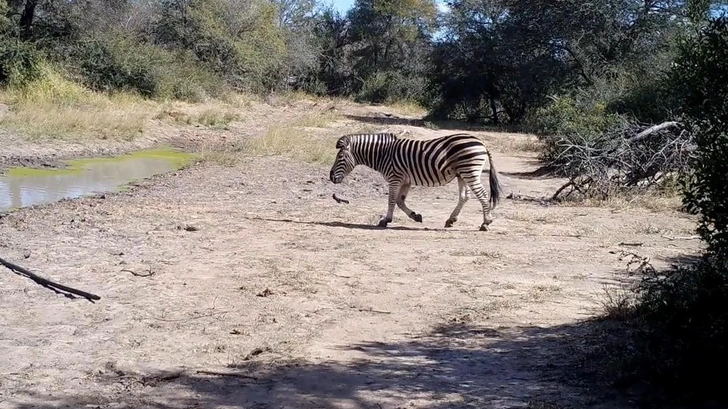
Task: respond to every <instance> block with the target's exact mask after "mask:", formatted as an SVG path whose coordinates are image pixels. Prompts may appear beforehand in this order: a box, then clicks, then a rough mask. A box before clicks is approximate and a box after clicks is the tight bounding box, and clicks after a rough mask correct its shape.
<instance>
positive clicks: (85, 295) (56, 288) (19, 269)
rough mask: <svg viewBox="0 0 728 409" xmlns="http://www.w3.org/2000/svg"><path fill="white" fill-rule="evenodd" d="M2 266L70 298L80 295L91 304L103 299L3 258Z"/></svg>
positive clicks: (0, 262)
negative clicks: (46, 277) (72, 295)
mask: <svg viewBox="0 0 728 409" xmlns="http://www.w3.org/2000/svg"><path fill="white" fill-rule="evenodd" d="M0 264H2V265H4V266H5V267H7V268H8V269H10V270H11V271H12V272H14V273H15V274H17V275H20V276H23V277H27V278H30V279H31V280H33V281H35V282H36V283H38V284H40V285H41V286H43V287H46V288H48V289H50V290H53V291H55V292H57V293H61V294H63V293H64V292H65V293H67V294H64V295H66V296H69V295H70V294H75V295H78V296H79V297H83V298H85V299H87V300H89V301H91V302H93V301H94V300H100V299H101V297H99V296H98V295H95V294H91V293H87V292H86V291H81V290H77V289H75V288H71V287H67V286H65V285H63V284H58V283H55V282H53V281H51V280H48V279H45V278H43V277H41V276H39V275H37V274H34V273H32V272H30V271H29V270H27V269H25V268H23V267H21V266H19V265H17V264H14V263H11V262H9V261H6V260H4V259H2V258H0Z"/></svg>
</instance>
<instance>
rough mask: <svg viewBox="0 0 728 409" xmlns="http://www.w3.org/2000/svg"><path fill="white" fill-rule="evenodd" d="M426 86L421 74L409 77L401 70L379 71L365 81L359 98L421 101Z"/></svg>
mask: <svg viewBox="0 0 728 409" xmlns="http://www.w3.org/2000/svg"><path fill="white" fill-rule="evenodd" d="M424 86H425V79H424V78H422V77H421V76H416V75H414V76H409V77H408V76H405V74H404V73H402V72H401V71H387V72H377V73H375V74H373V75H371V76H370V77H369V78H367V79H366V80H365V81H364V83H363V85H362V88H361V91H359V94H358V95H357V98H358V99H360V100H363V101H368V102H373V103H393V102H399V101H420V100H421V99H422V90H423V88H424Z"/></svg>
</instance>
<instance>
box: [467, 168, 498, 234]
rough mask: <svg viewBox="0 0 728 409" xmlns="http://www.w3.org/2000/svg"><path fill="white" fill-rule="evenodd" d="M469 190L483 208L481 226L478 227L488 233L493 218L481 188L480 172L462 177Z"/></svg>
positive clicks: (486, 196) (485, 193) (483, 190)
mask: <svg viewBox="0 0 728 409" xmlns="http://www.w3.org/2000/svg"><path fill="white" fill-rule="evenodd" d="M464 179H465V182H467V184H468V186H469V187H470V190H471V191H472V192H473V194H474V195H475V196H476V197H477V198H478V200H479V201H480V204H481V205H482V206H483V224H481V225H480V231H488V225H490V224H491V223H493V217H491V215H490V203H488V193H487V192H486V190H485V187H483V182H481V180H480V172H477V173H476V172H472V173H471V174H469V175H467V176H466V177H464Z"/></svg>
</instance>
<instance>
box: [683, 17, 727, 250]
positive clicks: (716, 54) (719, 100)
mask: <svg viewBox="0 0 728 409" xmlns="http://www.w3.org/2000/svg"><path fill="white" fill-rule="evenodd" d="M681 51H682V52H681V55H680V56H679V58H678V59H677V61H676V68H675V71H674V74H673V83H674V84H675V87H676V89H677V90H678V92H679V95H680V96H681V97H682V98H683V101H684V104H683V114H684V115H685V116H686V122H687V124H688V126H689V127H690V128H691V129H692V131H693V132H694V133H695V139H696V145H697V150H696V152H695V162H694V166H693V173H692V175H691V178H690V179H689V180H688V184H687V189H686V195H685V204H686V205H687V207H688V208H689V209H690V210H691V211H694V212H699V213H700V215H701V225H700V228H699V232H700V234H701V236H702V238H703V239H704V240H705V241H706V243H707V244H708V246H709V251H710V252H712V253H715V254H716V255H718V256H719V257H721V258H724V259H728V184H726V180H725V179H726V175H728V161H726V158H727V157H728V76H727V75H726V72H728V18H725V17H724V18H719V19H716V20H713V21H711V22H710V23H709V24H708V26H707V27H705V29H704V30H702V31H701V32H700V34H699V36H698V38H696V39H694V40H688V41H686V42H684V44H682V47H681Z"/></svg>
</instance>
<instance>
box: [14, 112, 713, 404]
mask: <svg viewBox="0 0 728 409" xmlns="http://www.w3.org/2000/svg"><path fill="white" fill-rule="evenodd" d="M358 109H360V108H358ZM361 109H363V108H361ZM367 110H368V111H367V112H370V111H372V110H373V108H367ZM297 112H300V111H296V110H295V109H293V110H290V111H289V113H290V114H291V115H293V114H295V113H297ZM270 113H271V114H270V115H269V116H268V117H265V118H263V117H261V119H260V123H261V124H262V123H264V121H266V120H272V118H276V119H280V118H283V117H282V116H279V115H276V114H275V110H274V109H272V108H271V110H270ZM386 126H388V125H387V124H383V125H382V126H381V127H382V129H383V128H384V127H386ZM246 129H248V131H249V132H255V131H256V129H259V128H256V127H249V128H246ZM347 129H348V128H346V126H343V125H342V128H341V133H344V132H345V131H347ZM400 129H407V130H410V131H412V132H413V133H418V134H421V135H427V136H429V135H444V134H447V133H451V132H453V130H437V131H435V130H431V129H425V128H420V127H416V126H405V125H401V126H400ZM187 132H188V133H186V134H185V133H184V132H179V133H174V132H170V134H172V133H174V134H175V138H177V139H178V140H184V138H185V135H188V136H190V135H192V136H194V135H203V134H204V135H207V136H208V137H209V138H219V140H225V138H228V137H232V136H231V135H232V134H233V133H234V132H227V133H219V132H218V133H217V134H215V133H214V132H212V131H203V130H200V131H195V130H193V131H187ZM478 134H480V135H482V136H483V137H484V138H485V139H486V140H489V141H492V142H493V145H492V146H493V147H494V148H493V149H494V161H495V164H496V166H497V168H498V171H499V172H500V178H501V183H502V185H503V188H504V198H503V200H502V202H501V203H500V204H499V206H498V207H497V208H496V209H495V211H494V213H493V214H494V217H495V222H494V223H493V224H492V225H491V230H490V231H488V232H480V231H478V227H479V225H480V222H481V214H480V210H479V209H480V206H479V205H478V203H477V201H475V200H471V201H470V202H468V204H467V205H466V206H465V208H464V210H463V212H462V214H461V216H460V220H459V221H458V222H457V223H456V225H455V227H453V228H451V229H445V228H443V225H444V223H445V220H446V219H447V217H448V215H449V213H450V212H451V211H452V208H453V207H454V206H455V203H456V197H457V185H456V184H454V183H453V184H451V185H449V186H447V187H442V188H413V189H412V192H411V193H410V196H409V198H408V203H409V205H410V207H411V208H412V209H413V210H415V211H417V212H419V213H422V215H423V217H424V222H423V223H421V224H420V223H415V222H413V221H411V220H409V219H407V218H406V217H405V216H404V214H403V213H402V212H401V211H400V210H399V209H398V210H396V212H395V220H394V223H392V224H391V225H390V227H389V228H387V229H378V228H375V227H374V225H375V224H376V222H377V221H378V218H379V215H381V214H383V213H384V212H385V210H386V187H385V184H384V183H383V181H382V179H381V177H380V176H378V174H376V173H374V172H372V171H370V170H367V169H361V168H358V169H357V170H356V171H355V172H354V173H353V174H352V175H351V176H350V177H349V178H348V179H347V181H346V182H345V183H344V184H343V185H340V186H334V185H332V184H331V183H330V182H329V181H328V166H323V165H311V164H306V163H300V162H296V161H294V160H292V159H286V158H283V157H246V158H244V159H243V160H242V161H241V162H240V163H238V164H236V165H235V166H223V165H220V164H216V163H211V162H204V163H199V164H196V165H194V166H191V167H189V168H187V169H184V170H181V171H178V172H174V173H171V174H168V175H162V176H158V177H155V178H151V179H149V180H146V181H143V182H141V183H139V184H138V185H136V186H135V187H133V188H132V189H130V190H128V191H125V192H122V193H118V194H107V195H103V196H98V197H90V198H82V199H76V200H65V201H62V202H59V203H55V204H52V205H47V206H39V207H35V208H28V209H23V210H20V211H18V212H14V213H12V214H9V215H6V216H4V217H1V218H0V254H1V256H2V257H3V258H6V259H7V260H10V261H14V262H16V263H18V264H20V265H22V266H24V267H26V268H28V269H31V270H32V271H34V272H37V273H39V274H41V275H43V276H45V277H48V278H51V279H54V280H56V281H58V282H61V283H63V284H66V285H69V286H72V287H76V288H79V289H83V290H86V291H89V292H91V293H95V294H98V295H99V296H101V300H99V301H97V302H94V303H91V302H88V301H86V300H84V299H69V298H67V297H64V296H61V295H58V294H55V293H53V292H52V291H50V290H48V289H46V288H43V287H40V286H38V285H36V284H34V283H33V282H32V281H30V280H28V279H26V278H23V277H20V276H17V275H15V274H12V273H10V272H9V271H7V270H4V269H3V270H2V271H0V328H1V329H2V331H0V351H2V352H1V353H0V408H3V409H4V408H58V407H72V408H81V407H88V408H198V407H199V408H256V409H263V408H271V409H272V408H325V409H328V408H357V409H359V408H361V409H364V408H372V409H374V408H391V409H394V408H437V409H440V408H465V407H472V408H515V407H530V408H533V409H536V408H565V407H573V408H586V407H590V408H629V407H636V406H635V404H634V403H633V402H631V401H630V400H629V399H628V398H626V397H624V396H623V395H621V394H617V393H611V392H610V391H609V388H604V387H603V385H600V383H599V382H598V381H595V380H594V379H590V378H588V377H584V376H583V374H584V373H587V372H588V369H589V362H588V353H587V352H588V351H591V349H590V348H592V347H591V346H590V345H589V342H588V341H589V336H590V334H591V333H592V332H593V328H591V327H590V326H591V325H593V324H590V323H589V321H586V320H587V319H588V318H590V317H593V316H595V315H598V314H600V313H602V311H603V302H604V301H605V299H606V296H605V294H606V293H605V288H608V287H612V288H617V287H619V286H620V285H622V283H624V282H626V281H628V280H630V279H631V277H630V276H629V275H628V274H627V272H626V271H625V265H626V261H625V260H620V254H619V252H620V251H622V250H624V251H634V252H637V253H639V254H640V255H643V256H649V257H651V259H652V262H653V264H654V265H655V266H656V267H660V266H665V265H668V263H670V261H671V260H674V259H676V258H679V257H683V256H687V255H691V254H694V253H695V252H696V251H697V250H698V249H699V246H700V244H699V242H698V241H697V240H682V239H676V238H675V237H676V236H687V235H691V234H693V229H694V227H695V220H694V219H693V218H691V217H689V216H687V215H684V214H678V213H674V212H665V211H662V212H655V211H651V210H648V209H644V208H639V207H626V208H619V209H614V208H608V207H580V206H546V205H541V204H538V203H536V202H526V201H516V200H510V199H506V198H505V195H507V194H508V193H511V192H515V193H519V194H523V195H532V196H541V195H548V194H550V193H553V191H554V190H555V189H556V188H558V187H559V186H560V184H561V183H562V181H561V180H558V179H549V178H536V177H531V176H529V175H528V173H529V172H531V171H533V170H535V169H536V168H537V167H538V163H537V162H536V161H535V159H534V154H532V153H528V152H517V151H516V150H513V149H508V147H509V146H511V145H512V144H513V140H514V139H513V138H519V136H516V135H508V134H493V133H489V134H485V133H478ZM190 138H191V139H193V138H192V137H190ZM209 138H208V139H207V140H209ZM159 140H160V138H153V137H151V138H148V139H146V142H145V141H142V142H135V143H137V144H140V145H144V144H147V143H148V144H153V143H154V142H158V141H159ZM4 146H6V147H7V146H8V145H4ZM15 146H16V148H15V149H14V150H12V151H11V149H9V148H3V150H1V151H0V152H2V154H1V155H0V156H3V157H4V162H3V163H5V164H6V165H7V164H9V163H20V162H22V158H23V157H24V156H23V153H22V149H20V148H18V147H17V146H18V145H15ZM129 146H130V145H125V146H120V147H119V149H122V150H123V149H127V148H129ZM26 148H28V150H27V151H28V152H31V153H32V154H29V155H26V156H25V157H33V158H35V159H33V160H34V161H36V163H40V162H42V161H43V160H47V158H53V157H57V156H64V155H65V156H67V155H68V154H69V153H79V152H86V153H88V152H92V151H93V152H99V151H98V150H93V149H91V150H90V151H89V150H84V149H88V148H84V147H83V146H80V147H78V148H77V149H76V148H74V149H75V150H73V149H72V150H64V149H65V148H59V146H52V147H45V148H44V147H32V146H30V145H28V146H26ZM94 149H95V148H94ZM332 149H334V147H333V146H332ZM334 192H336V193H337V195H339V196H341V197H344V198H346V199H348V200H350V203H349V204H338V203H336V202H335V201H334V200H333V199H332V197H331V195H332V193H334ZM633 244H639V246H634V245H633ZM585 357H586V358H585ZM582 370H583V371H582ZM585 371H586V372H585Z"/></svg>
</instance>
